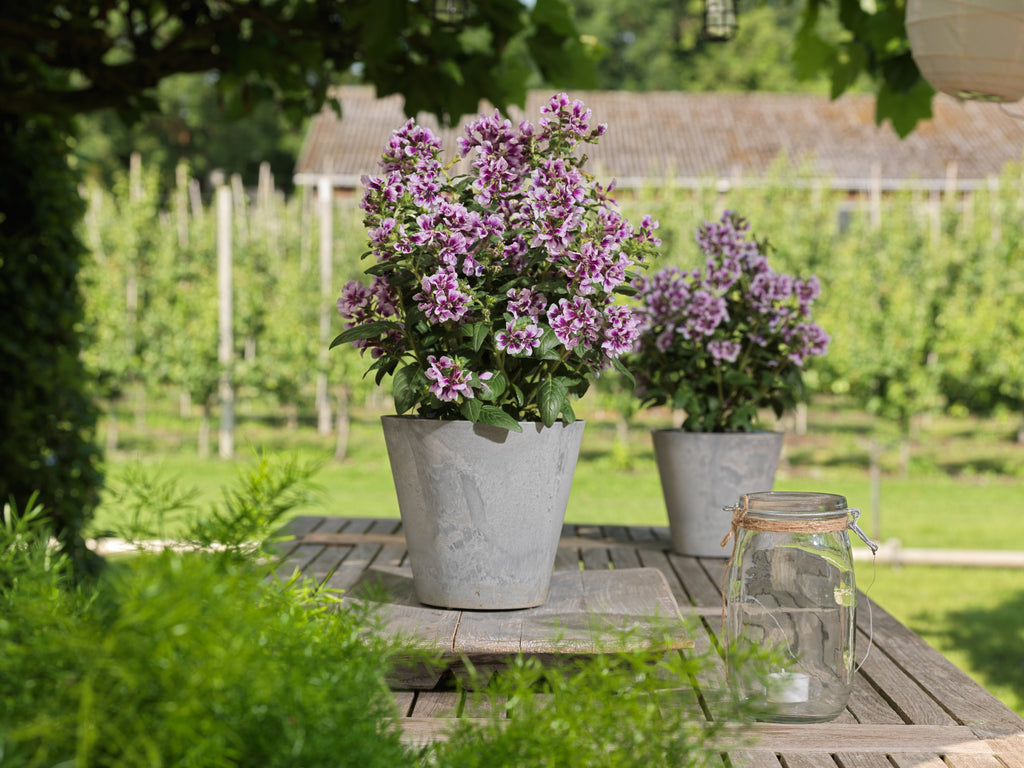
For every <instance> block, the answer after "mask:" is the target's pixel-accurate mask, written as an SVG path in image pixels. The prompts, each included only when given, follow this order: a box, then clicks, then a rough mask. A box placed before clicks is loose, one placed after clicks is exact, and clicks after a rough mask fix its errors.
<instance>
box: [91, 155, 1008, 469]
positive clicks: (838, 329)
mask: <svg viewBox="0 0 1024 768" xmlns="http://www.w3.org/2000/svg"><path fill="white" fill-rule="evenodd" d="M159 178H160V177H159V175H158V174H157V173H156V172H155V170H147V169H145V168H144V167H143V166H142V164H141V163H138V162H136V163H133V166H132V168H131V169H130V171H129V172H126V173H124V174H122V175H121V176H120V178H119V179H118V180H117V181H116V183H115V184H114V186H113V188H112V189H103V188H100V187H98V186H91V187H89V188H87V190H86V197H87V200H88V213H87V216H86V219H85V223H84V226H85V232H84V239H85V242H86V243H87V245H88V246H89V248H90V250H91V258H90V259H89V260H88V261H87V265H86V269H85V271H84V273H85V278H86V280H85V283H84V286H85V287H84V291H85V296H86V306H87V326H88V332H89V344H88V346H87V349H86V361H87V364H88V365H89V367H90V368H91V369H92V370H93V371H94V372H95V374H96V376H97V381H98V385H99V387H100V390H99V392H98V396H99V398H100V399H101V400H102V401H103V402H105V403H106V404H107V405H108V406H110V405H113V404H115V403H117V402H118V401H124V400H127V401H129V402H131V403H133V404H134V405H135V407H136V410H137V413H138V415H139V418H144V410H145V402H146V396H147V395H152V394H153V393H160V394H161V396H164V397H165V396H166V395H167V394H169V393H173V394H174V396H176V397H180V398H181V402H182V408H183V410H184V412H186V413H191V412H192V410H193V409H196V410H198V411H199V412H200V413H202V415H203V418H202V420H201V424H202V426H201V428H200V435H199V445H200V450H201V451H202V452H204V453H205V452H208V451H209V442H210V440H209V435H210V425H211V422H212V421H213V419H214V418H215V415H216V413H217V409H218V406H219V405H220V403H221V400H222V397H221V394H222V393H221V390H220V389H219V386H220V384H221V382H223V381H224V378H225V375H228V377H229V378H230V380H231V381H232V383H233V387H234V390H235V392H236V393H237V397H238V398H239V399H241V400H243V401H244V400H249V401H251V402H254V403H259V404H260V407H264V408H265V407H271V408H275V409H278V410H279V412H280V413H282V414H285V415H286V416H287V418H288V420H289V421H290V422H291V423H293V424H294V423H295V422H296V421H297V419H298V418H299V417H300V416H302V415H309V414H313V413H317V414H318V423H319V425H320V428H321V431H329V430H331V429H337V430H338V434H339V447H338V453H339V455H342V454H343V453H344V439H343V437H344V432H345V425H346V422H345V414H346V413H347V407H348V403H349V402H350V400H351V399H352V398H353V397H354V398H356V401H357V402H361V401H363V400H365V398H366V397H367V396H369V395H370V393H371V392H374V391H375V387H374V386H373V384H372V381H370V380H368V379H364V377H363V373H364V371H365V368H366V365H365V362H364V361H362V360H360V359H359V356H358V353H355V352H353V351H352V350H351V349H348V348H337V349H334V350H332V351H331V352H330V354H326V350H325V349H324V344H325V339H329V338H330V337H331V336H333V334H334V333H336V332H338V331H339V330H340V329H341V326H340V320H339V319H338V318H337V316H336V315H335V314H334V313H333V311H332V309H333V304H334V299H335V297H336V296H337V295H338V293H339V292H340V289H341V286H342V285H343V284H344V282H345V281H347V280H348V279H350V278H352V277H355V276H357V275H359V274H360V273H361V271H362V269H363V267H364V266H365V265H364V264H362V263H361V261H360V257H361V255H362V253H363V252H364V251H365V250H366V249H365V234H364V231H363V229H362V225H361V221H360V218H361V216H360V213H361V212H360V210H359V208H358V195H357V193H356V194H351V195H347V196H342V195H338V196H335V197H334V198H333V199H332V201H331V203H330V208H331V223H332V228H331V229H330V230H329V234H328V235H327V237H329V239H330V247H329V253H330V262H331V263H330V268H329V271H328V273H327V274H328V276H329V277H328V282H329V284H328V285H324V283H323V270H322V266H323V265H322V264H321V258H322V254H323V253H324V251H323V249H322V248H321V242H320V240H321V233H323V232H328V230H325V229H324V228H323V227H322V221H323V218H324V214H323V207H322V205H320V204H318V203H317V202H316V200H315V199H314V197H313V195H312V194H311V193H310V192H309V191H308V190H305V191H304V190H299V191H297V192H296V193H295V194H293V195H291V196H290V197H288V198H285V197H284V196H283V195H281V194H280V193H279V192H275V190H274V187H273V180H272V179H271V178H270V177H269V174H264V175H263V176H262V177H261V183H260V185H259V188H258V189H257V190H250V191H246V190H244V189H242V188H241V184H240V182H239V180H238V179H237V178H236V179H235V180H234V184H226V186H228V187H229V188H232V191H233V194H232V196H231V198H232V201H233V202H232V206H233V215H232V217H231V221H232V223H231V245H232V255H233V262H234V264H233V286H232V292H231V295H232V305H233V317H232V321H231V328H232V346H233V349H232V350H231V354H230V362H229V363H227V364H226V363H225V362H224V357H223V355H219V354H218V352H219V349H218V346H219V343H220V339H219V335H218V275H217V260H218V256H217V216H216V215H215V211H214V205H213V203H212V202H211V201H209V200H205V201H204V199H203V198H202V196H201V195H200V193H199V186H198V184H197V183H196V182H195V181H194V180H192V179H191V178H190V177H189V174H188V171H187V169H186V168H185V167H180V168H179V173H178V181H177V183H176V184H175V185H174V187H173V188H171V189H161V188H160V184H159V181H158V179H159ZM620 202H621V203H622V206H623V208H624V209H626V210H627V213H629V214H630V215H631V216H632V215H634V214H637V213H644V212H650V213H652V214H653V215H654V216H655V217H656V218H658V219H659V220H660V222H661V228H660V230H659V235H660V236H661V238H662V240H663V248H662V256H661V260H660V261H659V263H656V264H651V265H648V266H649V268H650V269H657V268H659V267H661V266H664V265H667V264H679V265H681V266H684V267H692V266H696V265H697V264H696V261H697V259H698V258H699V255H698V251H697V248H696V246H695V244H694V241H693V233H694V230H695V228H696V226H697V225H698V224H699V223H700V222H701V221H703V220H704V219H708V218H712V217H717V215H718V213H719V212H720V211H721V210H722V209H724V208H727V207H728V208H731V209H733V210H736V211H738V212H739V213H740V214H741V215H743V216H744V217H746V218H747V219H748V220H749V221H750V224H751V228H752V230H753V232H754V233H755V234H756V235H758V236H760V237H764V236H766V237H768V239H769V240H770V242H771V243H772V245H773V246H774V249H775V251H774V254H773V255H772V260H773V264H774V266H775V267H776V268H777V269H780V270H785V271H790V272H795V273H797V274H800V275H803V276H806V275H808V274H811V273H813V274H816V275H817V276H818V277H819V278H820V280H821V282H822V286H823V292H822V297H821V299H820V300H819V302H818V305H817V315H816V319H817V320H818V321H819V322H820V323H821V324H822V325H823V326H824V327H825V329H826V331H827V332H828V333H829V334H830V335H831V336H832V343H831V346H830V350H829V353H828V355H826V356H825V357H824V358H820V359H818V360H816V361H815V363H814V367H813V368H812V370H810V371H809V373H808V376H807V377H806V378H807V383H808V386H809V394H810V395H811V396H813V395H814V394H815V393H832V394H839V395H844V396H848V397H851V398H853V399H854V401H855V402H856V403H857V404H858V405H859V406H861V407H863V408H865V409H866V410H868V411H870V412H872V413H874V414H876V415H878V416H879V417H880V419H881V420H882V421H883V422H884V423H887V424H891V425H892V427H893V428H894V429H896V430H898V432H899V433H900V434H901V435H903V436H906V435H909V433H910V430H911V429H912V427H913V424H914V421H915V417H918V416H922V415H925V414H928V413H934V412H936V411H937V410H941V409H952V410H954V411H957V412H961V413H976V414H989V413H992V412H993V411H997V410H1004V411H1005V410H1009V411H1011V412H1014V413H1020V412H1021V411H1022V406H1024V315H1022V313H1021V312H1020V307H1022V306H1024V258H1022V256H1024V254H1021V253H1020V252H1019V251H1020V249H1021V244H1022V243H1024V231H1022V230H1024V215H1022V214H1024V182H1022V171H1021V168H1020V167H1019V166H1016V165H1014V166H1012V167H1008V168H1007V169H1006V170H1005V172H1004V174H1003V175H1002V177H1001V178H999V179H992V180H991V181H990V183H989V184H988V185H987V186H985V187H983V188H981V189H977V190H973V191H971V192H970V193H961V192H956V191H947V192H946V193H944V194H936V193H929V192H921V191H914V190H907V191H902V192H895V193H886V195H885V197H884V198H883V197H878V196H876V197H874V198H872V197H871V196H870V195H869V196H865V197H863V198H856V199H851V198H850V196H849V195H848V194H847V193H846V192H837V191H833V190H831V189H830V187H829V185H828V184H827V183H825V182H823V181H821V180H818V181H815V180H811V179H806V178H800V177H799V174H797V173H790V172H788V171H786V170H785V169H782V170H780V171H779V172H778V173H777V175H776V176H774V177H773V178H772V179H770V180H768V181H767V182H766V181H764V180H761V181H760V182H758V183H756V184H755V183H750V184H742V183H740V184H734V185H733V188H732V189H731V190H730V191H728V192H725V193H723V192H721V191H720V190H718V189H716V187H715V185H713V184H710V183H709V184H708V186H707V187H705V188H703V189H697V190H694V189H682V188H666V187H653V186H652V187H651V188H648V189H643V190H637V191H636V192H635V193H630V192H628V191H627V192H620ZM324 317H327V318H328V322H329V324H330V328H329V329H328V330H329V332H328V333H325V332H324V331H323V329H322V325H321V324H322V319H323V318H324ZM318 377H322V380H324V381H326V382H327V383H328V384H327V387H326V390H325V389H324V387H323V386H321V387H318V386H317V378H318ZM592 396H594V397H596V398H602V397H604V398H608V404H609V405H610V406H612V407H614V404H615V403H618V404H620V406H621V407H620V410H624V411H627V412H628V410H629V406H628V405H627V406H623V404H624V403H625V402H628V395H627V394H625V393H624V392H623V391H622V389H621V382H619V380H618V379H616V378H613V377H606V379H605V380H604V381H602V383H601V386H600V387H599V388H598V391H597V392H595V393H592ZM331 409H333V411H332V412H333V414H334V416H333V417H326V416H325V410H327V411H331ZM107 410H108V414H109V417H108V420H107V424H108V433H107V447H108V448H113V447H115V446H116V441H117V422H116V420H115V419H114V418H113V414H114V409H113V408H109V407H108V408H107Z"/></svg>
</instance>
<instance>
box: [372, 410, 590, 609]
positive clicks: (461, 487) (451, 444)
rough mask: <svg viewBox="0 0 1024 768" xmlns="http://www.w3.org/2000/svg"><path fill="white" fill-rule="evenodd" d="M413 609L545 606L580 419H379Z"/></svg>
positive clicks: (576, 453)
mask: <svg viewBox="0 0 1024 768" xmlns="http://www.w3.org/2000/svg"><path fill="white" fill-rule="evenodd" d="M381 424H382V426H383V428H384V440H385V442H386V444H387V449H388V457H389V458H390V460H391V473H392V476H393V478H394V481H395V491H396V492H397V494H398V507H399V511H400V512H401V515H402V528H403V530H404V531H405V540H406V545H407V547H408V549H409V565H410V566H411V567H412V575H413V585H414V586H415V588H416V594H417V597H418V598H419V600H420V602H422V603H425V604H427V605H434V606H439V607H442V608H456V609H468V610H495V609H504V610H509V609H513V608H532V607H534V606H537V605H541V604H543V603H544V602H545V601H546V600H547V595H548V586H549V584H550V583H551V571H552V569H553V567H554V562H555V553H556V551H557V549H558V539H559V536H560V535H561V532H562V523H563V521H564V519H565V508H566V505H567V504H568V502H569V491H570V489H571V488H572V478H573V473H574V472H575V470H576V460H577V459H578V458H579V451H580V441H581V440H582V438H583V426H584V424H583V422H582V421H577V422H574V423H573V424H562V423H557V424H555V425H554V426H552V427H544V426H543V425H542V424H535V423H530V422H527V423H523V424H521V425H520V426H522V428H523V431H522V432H511V431H509V430H507V429H500V428H498V427H492V426H488V425H485V424H474V423H472V422H468V421H438V420H433V419H420V418H416V417H410V416H384V417H382V418H381Z"/></svg>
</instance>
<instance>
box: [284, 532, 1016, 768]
mask: <svg viewBox="0 0 1024 768" xmlns="http://www.w3.org/2000/svg"><path fill="white" fill-rule="evenodd" d="M287 534H288V535H290V536H291V537H292V538H291V539H290V540H288V541H286V542H284V543H283V545H282V546H283V547H284V553H285V559H284V561H283V563H282V566H281V572H282V573H293V572H294V570H295V569H299V570H300V571H302V573H303V574H305V575H307V576H309V577H312V578H315V579H317V580H318V581H319V582H320V583H321V584H323V585H324V586H330V587H333V588H338V589H345V590H351V589H352V588H353V587H354V586H358V585H359V584H361V583H363V582H365V580H366V577H367V575H368V574H370V573H382V574H385V575H386V576H387V575H389V574H390V577H391V578H392V579H394V578H400V577H402V575H403V573H405V571H404V568H405V567H406V566H407V563H406V548H405V540H404V538H403V536H402V531H401V523H400V521H399V520H395V519H371V518H350V517H299V518H296V519H295V520H293V521H292V523H291V524H290V525H289V526H288V528H287ZM581 566H582V569H583V570H584V571H608V570H609V569H615V570H622V569H644V570H643V571H638V572H637V574H638V576H643V577H644V580H645V582H646V584H647V586H648V587H649V588H650V589H652V590H653V592H651V594H649V595H648V598H647V599H649V600H650V602H649V603H647V604H646V605H647V606H648V607H651V606H658V605H661V606H662V608H664V605H665V602H664V599H663V596H662V595H660V594H659V593H658V590H659V589H660V588H661V586H662V585H664V586H665V587H666V588H667V589H668V590H669V592H670V593H671V596H672V597H674V599H675V603H676V604H677V605H678V607H679V611H680V612H681V613H682V614H684V615H686V614H690V615H694V616H696V617H698V618H699V620H700V621H699V625H698V626H699V627H700V629H701V631H703V632H706V633H707V635H708V636H710V635H714V634H717V633H718V632H719V630H720V616H721V607H722V603H721V600H722V597H721V591H720V585H721V583H722V578H723V576H724V572H725V567H726V560H725V559H718V558H715V559H709V558H700V559H698V558H692V557H683V556H680V555H677V554H674V553H673V552H672V548H671V543H670V541H669V537H668V529H667V528H660V527H639V526H630V527H624V526H600V527H598V526H588V525H575V526H573V525H567V526H565V528H564V530H563V534H562V539H561V542H560V545H559V549H558V556H557V559H556V562H555V569H556V575H557V572H561V571H580V570H581ZM651 569H653V571H656V572H658V573H660V575H661V576H662V577H664V578H663V580H662V579H660V578H656V579H655V580H653V581H652V580H650V579H649V578H648V577H650V576H651V575H652V572H653V571H652V570H651ZM656 575H657V574H655V576H656ZM560 578H562V579H563V582H564V579H565V578H567V576H566V575H565V574H563V575H562V576H561V577H560ZM594 578H595V579H597V581H595V582H594V583H596V584H598V585H600V577H598V576H597V575H595V576H594ZM575 583H576V582H575V580H574V581H572V584H575ZM392 586H393V584H392ZM574 588H575V587H574ZM584 591H586V590H584ZM573 599H575V598H573ZM594 604H595V605H596V604H600V603H599V601H598V602H597V603H594ZM404 610H405V609H399V619H398V620H399V621H402V620H403V619H402V616H404V615H405V614H403V613H402V611H404ZM614 612H615V613H616V615H618V614H619V613H622V611H621V610H619V609H618V608H616V609H615V611H614ZM440 613H445V612H440ZM869 615H870V624H869ZM438 618H440V619H442V620H443V617H438ZM869 631H870V632H871V634H872V638H873V640H872V645H871V651H870V653H869V654H868V655H867V658H866V659H865V660H864V663H863V665H862V666H861V668H860V670H859V672H858V673H857V675H856V680H855V684H854V689H853V694H852V696H851V699H850V702H849V705H848V707H847V708H846V711H845V712H844V713H843V714H842V715H841V716H840V717H839V718H838V719H836V720H834V721H832V722H830V723H821V724H806V725H803V724H800V725H796V724H773V723H760V724H756V725H751V726H749V727H747V728H746V729H745V733H746V734H747V735H750V734H754V735H755V737H756V743H755V746H754V747H753V748H751V747H750V745H749V744H747V745H745V746H743V747H742V748H735V749H730V748H729V746H728V745H727V744H724V745H723V756H727V757H728V762H727V763H723V764H727V765H732V766H768V767H770V768H811V767H812V766H823V767H826V768H873V767H874V766H877V767H878V768H911V767H915V768H918V767H919V768H1024V720H1022V719H1021V718H1020V717H1019V716H1018V715H1016V714H1015V713H1014V712H1013V711H1012V710H1010V709H1009V708H1007V707H1006V706H1005V705H1003V704H1002V703H1001V702H1000V701H999V700H998V699H996V698H995V697H994V696H993V695H992V694H990V693H989V692H988V691H986V690H985V689H984V688H982V687H981V686H980V685H978V684H977V683H975V682H974V681H973V680H971V678H970V677H968V676H967V675H966V674H965V673H964V672H962V671H961V670H959V669H958V668H957V667H955V666H954V665H953V664H952V663H951V662H949V661H948V660H947V659H946V658H945V657H944V656H942V654H940V653H939V652H937V651H936V650H934V649H933V648H931V646H929V645H928V644H927V643H925V642H924V640H922V639H921V638H920V637H918V636H917V635H916V634H914V633H913V632H912V631H910V630H909V629H908V628H906V627H905V626H903V625H902V624H901V623H900V622H898V621H897V620H896V619H894V618H893V617H892V616H890V615H889V614H888V613H886V612H885V611H884V610H883V609H882V608H881V607H879V606H878V605H877V604H874V603H872V605H871V611H870V612H869V611H868V610H867V599H866V598H864V597H863V595H862V596H861V603H860V608H859V610H858V658H860V657H861V656H862V655H863V649H864V648H865V647H866V646H867V642H868V633H869ZM516 632H521V628H517V629H515V630H513V634H514V633H516ZM695 639H696V640H697V643H698V645H700V643H701V642H702V640H701V638H695ZM442 642H448V639H447V637H446V638H444V639H443V640H442ZM453 642H454V640H453ZM703 642H707V636H705V638H704V639H703ZM510 649H514V646H510ZM521 650H525V651H529V650H530V649H529V648H527V649H521ZM394 688H395V690H394V691H393V695H394V697H395V700H396V703H397V704H398V707H399V711H400V712H401V713H402V714H403V715H404V717H403V719H402V725H403V728H404V731H405V734H406V738H407V739H409V740H410V741H414V742H423V741H429V740H431V739H433V738H438V737H440V736H441V735H442V733H443V731H444V730H445V728H446V727H447V726H448V725H449V722H450V720H449V719H450V718H452V717H454V716H455V713H456V712H458V711H461V707H460V701H459V697H460V696H462V695H464V694H460V693H459V692H458V691H457V690H452V689H450V687H446V686H443V685H437V686H436V687H434V688H432V689H424V688H425V686H424V684H423V681H422V680H414V681H412V682H410V683H409V684H408V685H406V684H404V683H403V682H397V683H395V684H394Z"/></svg>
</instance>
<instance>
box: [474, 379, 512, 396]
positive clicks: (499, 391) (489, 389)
mask: <svg viewBox="0 0 1024 768" xmlns="http://www.w3.org/2000/svg"><path fill="white" fill-rule="evenodd" d="M483 384H484V389H481V390H480V391H479V394H478V395H477V397H479V398H480V399H481V400H487V401H494V400H497V399H498V398H499V397H501V396H502V395H503V394H505V390H506V389H508V380H507V379H506V378H505V376H504V374H501V373H496V374H494V375H493V376H491V378H489V379H488V380H487V381H485V382H483Z"/></svg>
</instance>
